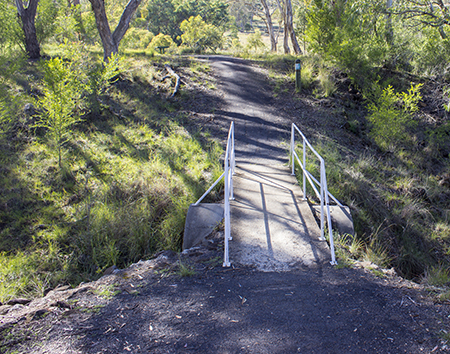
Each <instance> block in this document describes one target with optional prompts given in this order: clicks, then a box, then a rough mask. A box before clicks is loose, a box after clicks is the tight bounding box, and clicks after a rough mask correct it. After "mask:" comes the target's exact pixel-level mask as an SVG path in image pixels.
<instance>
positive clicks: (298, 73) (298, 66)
mask: <svg viewBox="0 0 450 354" xmlns="http://www.w3.org/2000/svg"><path fill="white" fill-rule="evenodd" d="M295 87H296V88H297V90H298V91H301V89H302V63H301V61H300V59H296V60H295Z"/></svg>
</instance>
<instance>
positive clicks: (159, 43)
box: [146, 33, 176, 51]
mask: <svg viewBox="0 0 450 354" xmlns="http://www.w3.org/2000/svg"><path fill="white" fill-rule="evenodd" d="M175 46H176V44H175V42H174V41H173V40H172V38H170V36H168V35H166V34H162V33H160V34H158V35H157V36H155V37H153V39H152V40H151V42H150V44H149V45H148V46H147V48H146V49H147V50H149V51H152V50H155V49H156V48H157V47H169V48H170V47H175Z"/></svg>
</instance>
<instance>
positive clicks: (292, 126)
mask: <svg viewBox="0 0 450 354" xmlns="http://www.w3.org/2000/svg"><path fill="white" fill-rule="evenodd" d="M294 149H295V130H294V123H292V125H291V151H290V152H291V156H290V157H291V159H290V163H291V167H292V172H291V174H292V176H295V160H294Z"/></svg>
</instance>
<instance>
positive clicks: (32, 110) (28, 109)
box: [23, 103, 36, 117]
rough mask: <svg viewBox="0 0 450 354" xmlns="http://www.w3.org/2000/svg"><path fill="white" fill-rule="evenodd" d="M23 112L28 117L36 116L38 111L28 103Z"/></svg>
mask: <svg viewBox="0 0 450 354" xmlns="http://www.w3.org/2000/svg"><path fill="white" fill-rule="evenodd" d="M23 111H24V113H25V114H26V115H27V116H30V117H31V116H34V115H35V114H36V109H35V108H34V106H33V105H32V104H31V103H27V104H26V105H25V106H24V107H23Z"/></svg>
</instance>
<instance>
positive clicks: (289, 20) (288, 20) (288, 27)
mask: <svg viewBox="0 0 450 354" xmlns="http://www.w3.org/2000/svg"><path fill="white" fill-rule="evenodd" d="M277 3H278V7H279V9H280V12H281V13H282V15H283V24H284V34H283V35H284V38H283V47H284V54H289V53H290V52H291V50H290V48H289V38H290V39H291V43H292V47H293V49H294V52H295V54H301V53H302V50H301V49H300V46H299V44H298V41H297V37H296V35H295V31H294V20H293V15H292V3H291V0H283V1H282V2H281V3H280V1H279V0H277Z"/></svg>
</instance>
